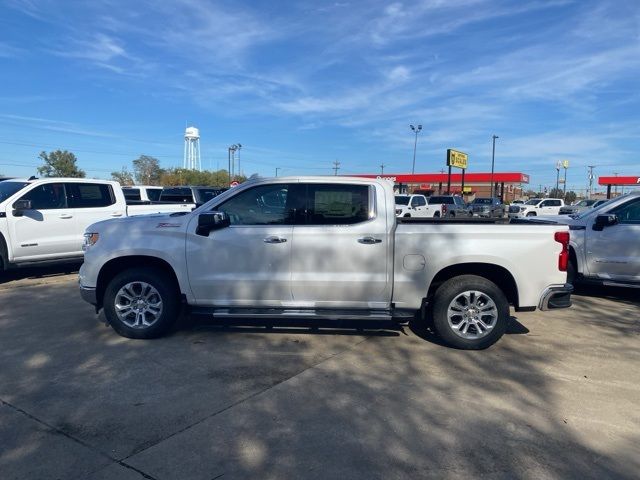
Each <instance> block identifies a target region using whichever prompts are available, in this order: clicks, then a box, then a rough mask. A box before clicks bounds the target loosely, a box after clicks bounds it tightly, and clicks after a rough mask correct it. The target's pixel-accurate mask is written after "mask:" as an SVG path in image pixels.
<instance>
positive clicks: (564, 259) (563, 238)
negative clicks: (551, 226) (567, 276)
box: [553, 232, 569, 272]
mask: <svg viewBox="0 0 640 480" xmlns="http://www.w3.org/2000/svg"><path fill="white" fill-rule="evenodd" d="M553 238H554V239H555V241H556V242H558V243H560V244H562V251H561V252H560V257H558V270H560V271H561V272H566V271H567V265H569V232H556V233H555V234H554V236H553Z"/></svg>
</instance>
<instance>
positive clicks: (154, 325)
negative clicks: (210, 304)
mask: <svg viewBox="0 0 640 480" xmlns="http://www.w3.org/2000/svg"><path fill="white" fill-rule="evenodd" d="M179 311H180V292H179V290H178V287H177V285H175V282H174V281H173V279H171V278H170V277H169V275H167V274H166V273H165V272H164V271H162V270H160V269H155V268H132V269H129V270H125V271H123V272H121V273H119V274H118V275H116V276H115V277H114V278H113V279H112V280H111V281H110V282H109V284H108V285H107V288H106V289H105V293H104V312H105V316H106V317H107V320H108V321H109V324H111V326H112V327H113V329H114V330H115V331H116V332H118V333H119V334H120V335H122V336H123V337H127V338H156V337H159V336H161V335H163V334H164V333H166V332H167V331H168V330H169V329H170V328H171V326H172V325H173V324H174V322H175V321H176V319H177V317H178V313H179Z"/></svg>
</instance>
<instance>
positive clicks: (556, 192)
mask: <svg viewBox="0 0 640 480" xmlns="http://www.w3.org/2000/svg"><path fill="white" fill-rule="evenodd" d="M549 197H551V198H564V192H563V191H562V189H561V188H552V189H551V191H550V192H549Z"/></svg>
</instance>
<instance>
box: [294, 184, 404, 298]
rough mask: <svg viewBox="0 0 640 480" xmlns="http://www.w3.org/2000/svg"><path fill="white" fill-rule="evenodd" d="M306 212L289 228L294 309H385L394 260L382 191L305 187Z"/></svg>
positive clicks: (340, 186)
mask: <svg viewBox="0 0 640 480" xmlns="http://www.w3.org/2000/svg"><path fill="white" fill-rule="evenodd" d="M301 185H302V186H303V188H304V192H305V194H304V195H305V199H306V204H305V207H306V208H305V212H304V215H303V216H301V217H299V218H298V220H297V221H296V224H295V225H294V228H293V242H292V251H291V290H292V296H293V302H294V304H295V305H298V306H309V307H312V306H314V307H334V308H386V307H388V305H389V302H390V300H391V288H392V279H391V271H390V270H391V267H390V265H389V264H390V261H389V260H390V256H391V255H392V250H391V247H392V245H390V244H389V242H390V241H391V240H390V238H391V236H390V235H389V234H388V231H389V228H390V227H389V226H388V225H387V215H386V209H387V208H392V207H393V205H386V199H385V194H384V190H383V189H382V188H377V187H376V186H374V185H371V184H366V183H358V182H354V183H352V184H350V183H337V182H336V183H312V182H309V183H306V182H302V183H301Z"/></svg>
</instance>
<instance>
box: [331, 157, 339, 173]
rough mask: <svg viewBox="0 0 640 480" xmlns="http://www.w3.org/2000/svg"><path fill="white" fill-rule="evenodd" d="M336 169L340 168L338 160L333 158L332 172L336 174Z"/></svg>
mask: <svg viewBox="0 0 640 480" xmlns="http://www.w3.org/2000/svg"><path fill="white" fill-rule="evenodd" d="M338 170H340V162H339V161H338V160H334V162H333V174H334V175H338Z"/></svg>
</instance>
